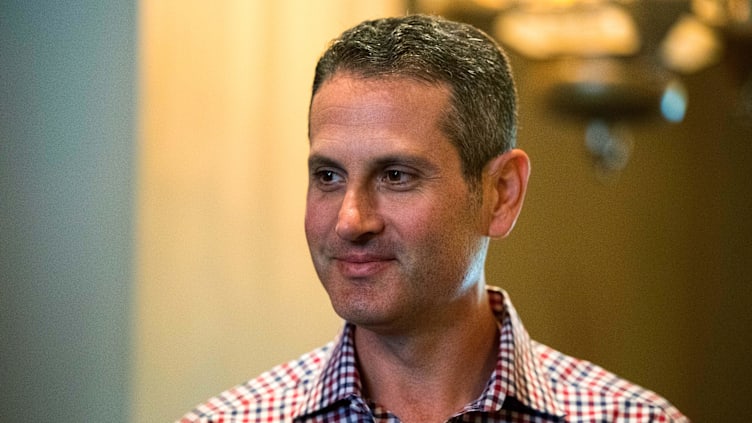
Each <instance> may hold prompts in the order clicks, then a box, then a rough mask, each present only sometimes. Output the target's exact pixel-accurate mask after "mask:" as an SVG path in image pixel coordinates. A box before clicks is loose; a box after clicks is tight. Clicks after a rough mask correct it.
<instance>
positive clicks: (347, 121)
mask: <svg viewBox="0 0 752 423" xmlns="http://www.w3.org/2000/svg"><path fill="white" fill-rule="evenodd" d="M448 108H449V90H448V89H447V88H446V87H445V86H443V85H438V84H431V83H427V82H425V81H418V80H415V79H411V78H405V77H388V78H381V77H380V78H363V77H359V76H356V75H352V74H349V73H338V74H335V75H334V76H333V77H332V78H330V79H329V80H327V81H326V82H324V83H323V84H322V85H321V87H320V88H319V90H318V91H317V92H316V94H315V95H314V98H313V100H312V102H311V110H310V121H309V125H310V126H309V136H310V140H311V145H312V146H313V144H314V142H315V141H317V140H319V139H329V138H330V137H331V136H337V135H338V136H344V135H346V136H348V137H354V136H355V135H356V134H359V133H362V134H361V135H363V136H370V137H378V136H380V135H383V136H388V135H390V136H392V137H395V136H399V137H407V138H410V137H429V136H430V137H436V136H439V135H441V133H443V131H442V129H441V128H442V123H443V121H444V117H445V115H446V112H447V110H448Z"/></svg>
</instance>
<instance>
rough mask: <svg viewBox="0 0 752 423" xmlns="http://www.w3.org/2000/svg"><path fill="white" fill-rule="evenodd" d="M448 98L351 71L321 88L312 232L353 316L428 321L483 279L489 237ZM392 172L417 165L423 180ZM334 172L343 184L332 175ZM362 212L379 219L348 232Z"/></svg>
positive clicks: (328, 284) (413, 84)
mask: <svg viewBox="0 0 752 423" xmlns="http://www.w3.org/2000/svg"><path fill="white" fill-rule="evenodd" d="M448 98H449V95H448V90H447V89H446V88H444V87H440V86H435V85H428V84H426V83H423V82H418V81H413V80H409V79H396V80H392V79H390V80H381V79H378V80H368V79H365V80H364V79H360V78H357V77H353V76H349V75H346V74H345V75H335V76H334V77H333V78H332V79H330V80H329V81H327V82H325V83H324V84H323V85H322V87H321V88H320V89H319V91H318V93H317V94H316V96H315V97H314V100H313V102H312V106H311V125H310V135H311V158H312V160H311V169H310V178H311V180H310V183H309V191H308V201H307V208H306V236H307V239H308V243H309V248H310V251H311V256H312V258H313V262H314V266H315V268H316V271H317V273H318V275H319V278H320V279H321V281H322V284H323V285H324V287H325V289H326V290H327V293H328V294H329V297H330V299H331V302H332V305H333V307H334V309H335V311H336V312H337V313H338V314H339V315H340V316H341V317H343V318H344V319H346V320H348V321H351V322H353V323H356V324H359V325H362V326H367V327H374V328H389V329H394V328H396V327H404V326H405V325H408V326H409V325H411V324H420V323H421V322H422V321H424V320H426V319H428V318H430V315H431V314H432V313H434V314H435V313H451V312H452V310H453V307H452V304H453V303H454V302H456V301H458V300H459V299H460V298H461V297H462V296H464V295H467V294H468V291H470V290H472V288H473V287H474V286H475V285H476V284H477V282H478V279H479V278H480V274H481V273H482V261H483V257H485V248H487V239H485V238H484V237H482V236H480V232H481V231H480V228H479V226H480V223H479V221H480V219H479V207H480V206H479V204H478V201H477V199H476V198H475V196H474V194H473V193H472V192H471V190H470V188H469V187H468V184H467V182H466V181H465V179H464V177H463V174H462V166H461V164H460V159H459V155H458V153H457V151H456V149H455V147H454V146H453V145H452V144H451V143H450V142H449V140H448V139H447V138H446V136H445V135H444V133H443V132H442V131H441V129H440V128H441V119H442V117H443V113H444V111H445V110H446V108H447V107H448ZM411 158H415V159H416V160H413V159H411ZM421 163H426V165H425V166H424V165H421ZM390 170H398V171H399V172H404V174H405V175H407V174H410V175H409V178H413V179H410V181H411V183H414V185H409V184H408V185H407V188H405V187H403V186H397V187H395V186H392V185H390V184H384V183H382V182H383V178H384V177H385V176H390V175H389V174H388V173H386V172H389V171H390ZM329 171H332V172H334V173H332V174H329V173H322V172H329ZM380 178H381V179H380ZM331 181H338V182H342V183H341V185H326V184H322V182H327V183H329V182H331ZM322 185H323V189H322ZM331 188H333V189H331ZM395 188H397V189H395ZM330 189H331V190H330ZM326 190H330V191H326ZM348 195H350V197H348ZM358 207H359V209H357V210H356V208H358ZM349 208H352V210H350V209H349ZM343 209H345V211H344V212H343ZM351 212H352V214H349V213H351ZM353 216H355V219H372V220H367V221H366V220H363V221H357V220H354V221H352V222H349V221H348V222H345V223H352V224H353V227H356V228H363V233H362V234H358V233H356V232H347V235H348V239H345V237H343V236H341V235H342V232H343V231H340V233H338V228H342V227H344V225H343V219H350V218H353ZM359 224H362V225H361V226H358V225H359ZM366 229H367V230H366ZM369 231H370V232H369ZM350 235H352V236H350ZM355 235H359V236H355ZM369 260H372V261H369ZM371 271H372V272H371ZM361 276H362V277H361ZM457 309H458V310H461V308H459V307H458V308H457Z"/></svg>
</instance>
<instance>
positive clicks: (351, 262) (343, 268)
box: [334, 254, 395, 279]
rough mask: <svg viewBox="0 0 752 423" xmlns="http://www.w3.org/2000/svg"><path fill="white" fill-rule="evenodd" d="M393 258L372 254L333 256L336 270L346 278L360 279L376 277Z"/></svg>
mask: <svg viewBox="0 0 752 423" xmlns="http://www.w3.org/2000/svg"><path fill="white" fill-rule="evenodd" d="M394 260H395V259H394V258H393V257H389V256H381V255H372V254H348V255H342V256H335V257H334V262H335V264H336V266H337V269H338V270H339V272H340V273H341V274H342V276H344V277H346V278H353V279H362V278H368V277H372V276H375V275H377V274H378V273H380V272H382V271H384V270H385V269H386V268H387V267H388V266H389V265H391V264H392V262H394Z"/></svg>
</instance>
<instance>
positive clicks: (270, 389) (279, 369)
mask: <svg viewBox="0 0 752 423" xmlns="http://www.w3.org/2000/svg"><path fill="white" fill-rule="evenodd" d="M331 347H332V345H331V344H328V345H326V346H324V347H321V348H319V349H316V350H314V351H311V352H309V353H307V354H305V355H303V356H301V357H299V358H298V359H296V360H292V361H289V362H287V363H284V364H281V365H278V366H276V367H274V368H272V369H270V370H268V371H266V372H264V373H262V374H261V375H259V376H258V377H256V378H255V379H251V380H249V381H247V382H245V383H243V384H241V385H238V386H235V387H233V388H231V389H228V390H226V391H224V392H222V393H221V394H219V395H217V396H215V397H212V398H210V399H209V400H207V401H206V402H204V403H202V404H199V405H198V406H197V407H196V408H194V409H193V410H192V411H191V412H189V413H188V414H186V415H185V416H183V417H182V418H181V419H180V420H179V422H180V423H199V422H201V423H209V422H219V421H222V422H227V423H229V422H233V421H245V422H249V421H250V422H254V421H289V420H291V419H292V413H293V412H294V411H295V409H296V408H297V407H298V406H299V405H300V404H301V402H303V401H305V399H306V398H307V395H308V392H309V391H310V388H311V385H312V382H313V381H314V380H315V379H316V378H317V377H318V375H319V373H320V372H321V369H322V368H323V366H324V362H325V361H326V359H327V357H328V354H329V351H330V350H331Z"/></svg>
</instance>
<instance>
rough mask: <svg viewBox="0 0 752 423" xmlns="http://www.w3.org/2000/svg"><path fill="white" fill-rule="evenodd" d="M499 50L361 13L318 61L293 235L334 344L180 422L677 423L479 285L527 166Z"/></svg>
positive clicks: (498, 293)
mask: <svg viewBox="0 0 752 423" xmlns="http://www.w3.org/2000/svg"><path fill="white" fill-rule="evenodd" d="M515 136H516V97H515V88H514V83H513V80H512V76H511V71H510V69H509V65H508V63H507V59H506V57H505V56H504V54H503V53H502V51H501V50H500V48H499V47H498V46H497V45H496V44H495V43H494V42H493V41H492V40H491V39H490V38H489V37H487V36H486V35H485V34H483V33H482V32H480V31H478V30H477V29H475V28H473V27H471V26H469V25H465V24H459V23H455V22H450V21H446V20H443V19H441V18H435V17H427V16H408V17H403V18H391V19H382V20H377V21H370V22H364V23H362V24H360V25H358V26H356V27H354V28H352V29H350V30H348V31H346V32H345V33H343V34H342V36H341V37H340V38H339V39H337V40H335V41H334V42H333V43H332V44H331V46H330V47H329V49H328V50H327V51H326V52H325V53H324V55H323V56H322V58H321V59H320V61H319V63H318V65H317V67H316V75H315V78H314V83H313V94H312V99H311V106H310V116H309V139H310V154H309V160H308V166H309V174H310V177H309V187H308V197H307V209H306V217H305V231H306V237H307V240H308V244H309V248H310V252H311V257H312V259H313V263H314V266H315V268H316V272H317V274H318V276H319V278H320V280H321V282H322V284H323V286H324V288H325V289H326V291H327V293H328V295H329V297H330V299H331V303H332V306H333V308H334V310H335V311H336V312H337V313H338V314H339V315H340V316H341V317H342V318H343V319H344V320H345V321H346V323H345V327H344V329H343V332H342V334H341V335H340V337H339V338H338V339H337V340H335V341H334V342H332V343H330V344H329V345H327V346H325V347H323V348H321V349H318V350H315V351H313V352H311V353H308V354H306V355H304V356H303V357H301V358H300V359H298V360H295V361H292V362H290V363H287V364H283V365H281V366H278V367H276V368H274V369H272V370H270V371H269V372H267V373H265V374H263V375H261V376H259V377H258V378H256V379H254V380H251V381H249V382H247V383H246V384H244V385H240V386H238V387H235V388H233V389H231V390H229V391H227V392H225V393H223V394H221V395H219V396H217V397H215V398H213V399H211V400H209V401H208V402H207V403H205V404H203V405H200V406H199V407H198V408H196V409H195V410H194V411H193V412H191V413H189V414H188V415H186V416H185V417H184V419H183V421H185V422H191V421H197V422H209V421H210V422H220V421H222V422H230V421H237V422H240V421H249V422H261V421H264V422H267V421H275V422H276V421H285V422H288V421H300V422H303V421H305V422H308V421H312V422H370V421H393V422H397V421H402V422H443V421H479V422H523V421H524V422H531V421H535V422H553V421H577V422H581V421H582V422H596V421H597V422H602V421H624V422H648V421H660V422H665V421H686V418H685V417H684V416H682V414H681V413H679V411H678V410H676V409H675V408H674V407H673V406H672V405H671V404H669V403H668V402H667V401H666V400H664V399H663V398H661V397H659V396H657V395H656V394H654V393H652V392H649V391H647V390H644V389H642V388H640V387H637V386H635V385H632V384H630V383H628V382H626V381H624V380H622V379H619V378H618V377H616V376H615V375H613V374H610V373H608V372H606V371H604V370H603V369H601V368H599V367H596V366H594V365H593V364H590V363H587V362H584V361H579V360H576V359H574V358H571V357H567V356H565V355H563V354H561V353H559V352H557V351H554V350H552V349H550V348H548V347H545V346H543V345H541V344H538V343H536V342H535V341H532V340H530V338H529V337H528V335H527V333H526V332H525V329H524V328H523V326H522V323H521V322H520V320H519V317H518V316H517V314H516V312H515V310H514V308H513V307H512V304H511V302H510V301H509V299H508V297H507V295H506V293H505V292H504V291H502V290H500V289H498V288H493V287H488V286H486V282H485V277H484V270H483V269H484V261H485V257H486V252H487V250H488V245H489V240H490V239H491V238H503V237H504V236H506V235H507V234H508V233H509V232H510V231H511V230H512V227H513V226H514V224H515V221H516V219H517V216H518V215H519V212H520V209H521V207H522V203H523V199H524V195H525V190H526V186H527V180H528V175H529V169H530V168H529V160H528V157H527V155H526V154H525V153H524V152H523V151H522V150H519V149H515V148H514V143H515Z"/></svg>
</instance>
